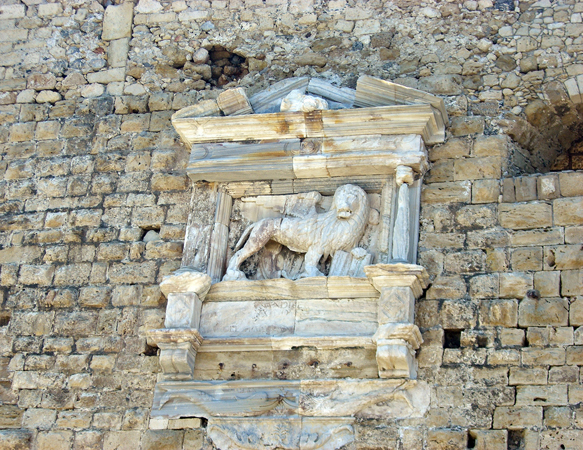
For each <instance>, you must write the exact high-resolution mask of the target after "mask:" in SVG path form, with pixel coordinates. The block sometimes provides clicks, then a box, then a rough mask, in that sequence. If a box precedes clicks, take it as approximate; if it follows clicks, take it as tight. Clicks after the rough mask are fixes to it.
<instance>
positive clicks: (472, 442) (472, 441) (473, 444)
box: [467, 432, 476, 448]
mask: <svg viewBox="0 0 583 450" xmlns="http://www.w3.org/2000/svg"><path fill="white" fill-rule="evenodd" d="M467 448H476V439H475V438H474V436H472V434H471V433H469V432H468V447H467Z"/></svg>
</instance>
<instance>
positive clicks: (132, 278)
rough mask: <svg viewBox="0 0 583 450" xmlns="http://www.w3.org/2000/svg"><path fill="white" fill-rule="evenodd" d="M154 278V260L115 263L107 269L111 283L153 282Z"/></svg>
mask: <svg viewBox="0 0 583 450" xmlns="http://www.w3.org/2000/svg"><path fill="white" fill-rule="evenodd" d="M155 278H156V264H155V262H154V261H147V262H144V263H115V264H112V266H111V268H110V270H109V279H110V281H111V282H112V283H119V284H126V283H153V282H154V281H155Z"/></svg>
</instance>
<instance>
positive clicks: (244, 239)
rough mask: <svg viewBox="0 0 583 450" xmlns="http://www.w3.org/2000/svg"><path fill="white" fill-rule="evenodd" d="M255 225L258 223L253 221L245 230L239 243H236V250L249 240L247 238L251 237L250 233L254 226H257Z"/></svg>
mask: <svg viewBox="0 0 583 450" xmlns="http://www.w3.org/2000/svg"><path fill="white" fill-rule="evenodd" d="M255 225H256V224H255V223H252V224H251V225H249V226H248V227H247V228H245V231H243V234H242V235H241V237H240V238H239V241H238V242H237V245H235V251H237V250H239V249H240V248H241V247H243V244H244V243H245V241H246V240H247V238H248V237H249V235H250V234H251V232H252V231H253V228H254V227H255Z"/></svg>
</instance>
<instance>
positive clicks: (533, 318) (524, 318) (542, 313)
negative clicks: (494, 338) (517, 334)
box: [518, 298, 568, 327]
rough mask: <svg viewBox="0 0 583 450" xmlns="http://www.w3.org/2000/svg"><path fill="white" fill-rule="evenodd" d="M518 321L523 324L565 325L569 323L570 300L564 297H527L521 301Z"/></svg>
mask: <svg viewBox="0 0 583 450" xmlns="http://www.w3.org/2000/svg"><path fill="white" fill-rule="evenodd" d="M518 323H519V325H520V326H521V327H523V326H546V325H556V326H561V325H563V326H565V325H567V323H568V302H567V299H563V298H542V299H532V298H525V299H523V300H522V301H521V302H520V305H519V310H518Z"/></svg>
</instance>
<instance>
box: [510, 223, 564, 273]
mask: <svg viewBox="0 0 583 450" xmlns="http://www.w3.org/2000/svg"><path fill="white" fill-rule="evenodd" d="M563 242H564V234H563V230H562V228H560V227H554V228H546V229H542V230H525V231H515V232H513V233H512V235H511V237H510V243H511V245H512V246H515V247H516V246H520V245H557V244H562V243H563ZM541 263H542V259H541ZM539 270H540V269H539Z"/></svg>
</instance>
